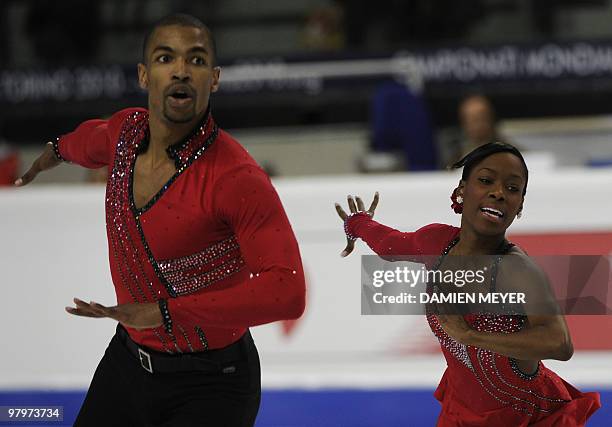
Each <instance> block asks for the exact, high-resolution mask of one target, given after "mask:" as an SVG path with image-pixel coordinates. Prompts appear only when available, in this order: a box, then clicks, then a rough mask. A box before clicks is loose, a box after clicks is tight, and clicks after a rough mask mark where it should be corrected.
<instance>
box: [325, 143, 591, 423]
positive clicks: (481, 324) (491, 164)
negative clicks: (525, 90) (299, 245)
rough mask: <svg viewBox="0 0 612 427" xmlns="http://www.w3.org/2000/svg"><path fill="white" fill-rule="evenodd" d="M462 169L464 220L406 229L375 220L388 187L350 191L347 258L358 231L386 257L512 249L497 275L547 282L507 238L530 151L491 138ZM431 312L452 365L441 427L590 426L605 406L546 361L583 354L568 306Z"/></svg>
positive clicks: (441, 388)
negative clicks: (369, 195) (554, 310)
mask: <svg viewBox="0 0 612 427" xmlns="http://www.w3.org/2000/svg"><path fill="white" fill-rule="evenodd" d="M453 167H454V168H461V167H463V172H462V177H461V180H460V182H459V185H458V187H457V188H456V189H455V190H454V191H453V194H452V196H451V199H452V200H453V204H452V208H453V209H454V211H455V212H457V213H461V227H460V228H456V227H453V226H450V225H444V224H430V225H427V226H425V227H423V228H421V229H419V230H417V231H415V232H409V233H404V232H400V231H397V230H394V229H392V228H390V227H387V226H384V225H382V224H379V223H377V222H375V221H374V220H373V219H372V217H373V216H374V211H375V209H376V206H377V204H378V193H376V195H375V196H374V201H373V202H372V205H371V206H370V208H369V209H368V210H366V209H365V207H364V204H363V202H362V200H361V199H360V198H359V197H356V198H355V199H353V198H352V197H351V196H349V198H348V204H349V208H350V211H351V214H350V215H347V213H346V212H345V211H344V210H343V209H342V208H341V207H340V205H338V204H336V211H337V212H338V214H339V216H340V218H342V220H343V221H344V227H345V232H346V234H347V246H346V248H345V249H344V251H343V252H342V256H346V255H348V254H350V253H351V252H352V250H353V248H354V241H355V239H356V238H360V239H362V240H363V241H364V242H366V243H367V244H368V246H370V248H372V250H373V251H374V252H376V253H377V254H378V255H380V256H390V255H440V256H441V258H440V261H439V263H443V262H444V258H445V257H446V256H447V255H463V256H471V255H474V256H476V255H512V256H508V257H504V259H503V260H502V261H501V262H500V264H499V265H498V266H496V268H495V269H493V270H494V271H496V273H491V275H492V277H491V278H490V280H491V281H492V283H494V281H495V280H496V277H495V276H494V275H497V278H498V279H499V278H501V277H502V276H503V277H504V278H507V277H511V278H512V281H516V283H520V284H521V285H522V286H534V285H536V284H540V285H541V284H542V283H545V278H544V276H543V273H542V272H541V270H540V269H539V268H538V267H537V266H536V265H535V264H534V263H533V262H532V261H531V260H530V259H529V258H528V257H527V255H526V254H525V253H524V252H523V251H522V250H521V249H520V248H518V247H516V246H514V245H513V244H511V243H509V242H508V241H507V240H506V238H505V233H506V230H507V228H508V227H509V226H510V224H512V222H513V221H514V218H515V217H520V215H521V212H522V210H523V203H524V200H525V193H526V189H527V178H528V171H527V166H526V164H525V160H524V159H523V156H522V155H521V153H520V152H519V151H518V150H517V149H516V148H515V147H514V146H512V145H509V144H504V143H497V142H496V143H489V144H485V145H482V146H480V147H478V148H476V149H475V150H473V151H472V152H470V153H469V154H467V155H466V156H465V157H464V158H462V159H461V160H459V161H458V162H457V163H456V164H454V165H453ZM498 259H499V258H498ZM507 259H511V261H509V262H506V260H507ZM543 281H544V282H543ZM525 284H526V285H525ZM427 320H428V322H429V325H430V327H431V329H432V331H433V333H434V334H435V335H436V337H437V338H438V340H439V342H440V346H441V348H442V352H443V353H444V357H445V358H446V362H447V365H448V366H447V368H446V371H445V372H444V375H443V377H442V379H441V381H440V384H439V385H438V388H437V390H436V391H435V394H434V395H435V397H436V398H437V399H438V400H439V401H440V403H441V405H442V411H441V413H440V416H439V418H438V424H437V425H438V426H442V427H446V426H508V427H510V426H511V427H518V426H527V425H530V426H538V427H544V426H555V427H559V426H568V427H569V426H572V427H573V426H583V425H584V424H585V422H586V420H587V419H588V418H589V417H590V416H591V414H593V412H595V411H596V410H597V409H598V408H599V407H600V406H601V403H600V399H599V394H598V393H581V392H580V391H578V390H577V389H575V388H574V387H573V386H572V385H570V384H568V383H567V382H565V381H564V380H563V379H561V378H560V377H559V376H557V375H556V374H555V373H554V372H552V371H551V370H549V369H548V368H546V367H545V366H544V364H542V362H541V360H542V359H556V360H568V359H569V358H570V357H571V356H572V354H573V347H572V342H571V338H570V335H569V332H568V329H567V325H566V323H565V319H564V318H563V316H562V315H560V314H558V315H532V314H529V313H528V314H527V315H493V314H468V315H448V314H441V313H438V314H433V313H429V314H428V315H427Z"/></svg>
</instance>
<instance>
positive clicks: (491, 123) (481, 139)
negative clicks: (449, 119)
mask: <svg viewBox="0 0 612 427" xmlns="http://www.w3.org/2000/svg"><path fill="white" fill-rule="evenodd" d="M458 113H459V124H460V126H461V136H460V137H459V139H458V140H455V141H454V143H453V147H452V151H453V155H452V159H451V161H450V162H449V163H453V162H454V161H456V160H459V159H460V158H461V157H463V156H464V155H466V154H467V153H469V152H470V151H472V150H473V149H474V148H476V147H478V146H480V145H483V144H486V143H488V142H493V141H504V142H508V141H506V139H505V138H503V137H502V136H501V135H499V133H498V131H497V118H496V115H495V109H494V108H493V105H492V104H491V101H489V99H488V98H487V97H485V96H484V95H470V96H468V97H466V98H464V99H463V100H462V101H461V103H460V104H459V111H458Z"/></svg>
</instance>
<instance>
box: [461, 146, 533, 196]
mask: <svg viewBox="0 0 612 427" xmlns="http://www.w3.org/2000/svg"><path fill="white" fill-rule="evenodd" d="M497 153H510V154H514V155H515V156H516V157H518V158H519V160H520V161H521V163H522V164H523V169H524V170H525V187H523V196H524V195H525V193H527V180H528V178H529V171H528V170H527V164H526V163H525V159H524V158H523V155H522V154H521V152H520V151H519V150H518V148H516V147H515V146H514V145H511V144H508V143H506V142H489V143H488V144H483V145H481V146H479V147H477V148H475V149H474V150H472V151H470V152H469V153H468V154H466V155H465V156H464V157H463V158H462V159H461V160H459V161H457V162H456V163H454V164H453V165H452V166H451V167H450V168H451V169H459V168H463V172H462V173H461V179H462V180H464V181H466V180H467V179H468V177H469V176H470V173H471V172H472V169H474V166H476V165H477V164H478V163H480V162H481V161H482V160H484V159H486V158H487V157H489V156H491V155H493V154H497Z"/></svg>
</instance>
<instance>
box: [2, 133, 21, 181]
mask: <svg viewBox="0 0 612 427" xmlns="http://www.w3.org/2000/svg"><path fill="white" fill-rule="evenodd" d="M18 175H19V153H17V151H16V150H14V149H12V148H11V147H10V146H9V145H8V144H6V143H4V142H0V186H8V185H11V186H12V185H13V183H14V182H15V180H16V179H17V177H18Z"/></svg>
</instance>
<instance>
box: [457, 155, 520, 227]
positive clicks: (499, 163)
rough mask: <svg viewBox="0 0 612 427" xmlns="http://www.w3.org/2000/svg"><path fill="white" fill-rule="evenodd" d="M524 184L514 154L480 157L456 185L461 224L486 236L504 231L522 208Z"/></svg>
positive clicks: (517, 160) (517, 159)
mask: <svg viewBox="0 0 612 427" xmlns="http://www.w3.org/2000/svg"><path fill="white" fill-rule="evenodd" d="M525 184H526V176H525V169H524V167H523V164H522V163H521V160H520V159H519V158H518V157H516V156H515V155H514V154H511V153H496V154H492V155H490V156H489V157H486V158H485V159H483V160H481V161H480V163H478V164H476V166H474V168H473V169H472V171H471V172H470V175H469V176H468V178H467V180H466V181H461V184H460V186H459V194H461V195H462V196H463V215H462V218H461V220H462V226H463V225H467V224H469V225H470V226H471V228H472V229H474V231H476V233H478V234H481V235H487V236H491V235H498V234H503V233H505V231H506V229H507V228H508V227H509V226H510V224H512V221H514V218H515V217H516V214H517V213H518V212H519V210H521V209H522V208H523V200H524V197H523V189H524V188H525Z"/></svg>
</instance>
